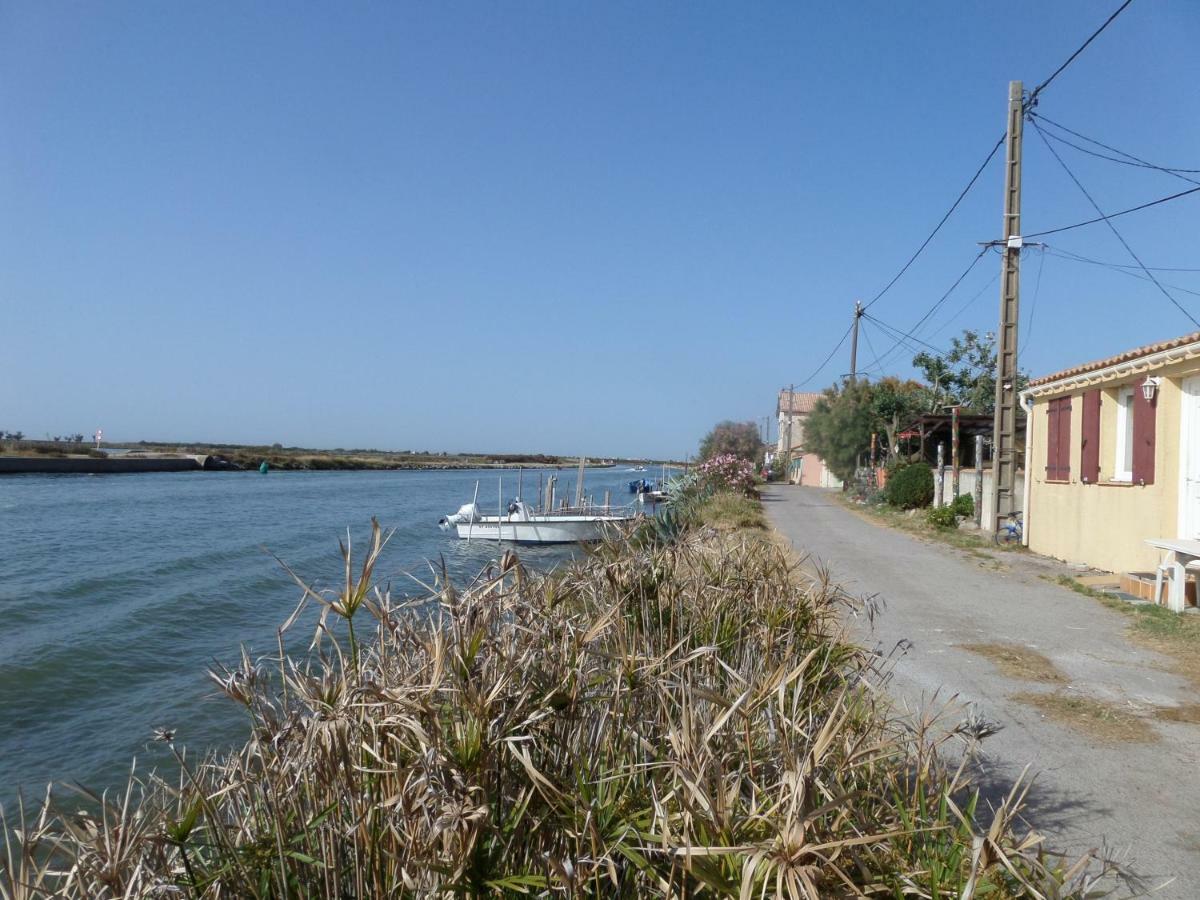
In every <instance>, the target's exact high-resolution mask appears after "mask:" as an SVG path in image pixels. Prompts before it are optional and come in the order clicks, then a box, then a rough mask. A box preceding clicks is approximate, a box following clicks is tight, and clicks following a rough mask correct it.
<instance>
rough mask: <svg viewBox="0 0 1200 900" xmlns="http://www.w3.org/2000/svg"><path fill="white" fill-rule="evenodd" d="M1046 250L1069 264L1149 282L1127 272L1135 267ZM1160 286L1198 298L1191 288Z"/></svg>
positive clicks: (1164, 284) (1140, 276) (1052, 248)
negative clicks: (1077, 264)
mask: <svg viewBox="0 0 1200 900" xmlns="http://www.w3.org/2000/svg"><path fill="white" fill-rule="evenodd" d="M1047 249H1048V250H1049V251H1050V253H1051V255H1053V256H1057V257H1058V258H1059V259H1065V260H1068V261H1069V262H1081V263H1089V264H1090V265H1093V266H1103V267H1104V268H1106V269H1112V270H1113V271H1114V272H1116V273H1117V274H1118V275H1128V276H1129V277H1130V278H1136V279H1138V280H1139V281H1149V280H1150V279H1149V278H1147V277H1146V276H1145V275H1139V274H1138V273H1137V272H1130V271H1129V270H1130V269H1136V268H1137V266H1122V265H1117V264H1116V263H1110V262H1104V261H1103V260H1099V259H1089V258H1088V257H1086V256H1080V255H1079V254H1078V253H1071V252H1070V251H1067V250H1059V249H1058V248H1056V247H1049V248H1047ZM1147 268H1148V269H1150V271H1151V272H1163V271H1168V272H1170V271H1180V270H1174V269H1155V268H1154V267H1153V266H1147ZM1182 271H1187V270H1186V269H1185V270H1182ZM1191 271H1197V270H1195V269H1192V270H1191ZM1162 284H1163V287H1169V288H1170V289H1171V290H1173V291H1182V292H1183V293H1185V294H1191V295H1193V296H1195V297H1200V291H1194V290H1192V289H1191V288H1185V287H1180V286H1179V285H1177V284H1168V283H1167V282H1165V281H1164V282H1162Z"/></svg>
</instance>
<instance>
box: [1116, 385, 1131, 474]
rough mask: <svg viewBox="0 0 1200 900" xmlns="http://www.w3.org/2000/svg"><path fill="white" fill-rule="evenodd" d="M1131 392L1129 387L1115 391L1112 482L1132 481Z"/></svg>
mask: <svg viewBox="0 0 1200 900" xmlns="http://www.w3.org/2000/svg"><path fill="white" fill-rule="evenodd" d="M1133 392H1134V389H1133V388H1131V387H1125V388H1121V389H1120V390H1119V391H1117V434H1116V440H1115V441H1114V442H1113V444H1114V446H1115V448H1116V456H1115V457H1114V459H1113V476H1112V480H1113V481H1132V480H1133Z"/></svg>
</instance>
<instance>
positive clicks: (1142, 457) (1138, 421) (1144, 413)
mask: <svg viewBox="0 0 1200 900" xmlns="http://www.w3.org/2000/svg"><path fill="white" fill-rule="evenodd" d="M1158 393H1159V392H1158V391H1155V392H1154V399H1153V400H1147V399H1146V396H1145V394H1143V393H1142V386H1141V385H1140V384H1139V385H1138V386H1137V387H1136V388H1135V389H1134V391H1133V483H1134V484H1154V431H1155V422H1156V420H1157V418H1158Z"/></svg>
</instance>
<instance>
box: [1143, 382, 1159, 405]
mask: <svg viewBox="0 0 1200 900" xmlns="http://www.w3.org/2000/svg"><path fill="white" fill-rule="evenodd" d="M1160 384H1162V379H1161V378H1156V377H1153V376H1151V375H1147V376H1146V380H1145V381H1143V382H1142V396H1143V397H1145V398H1146V402H1147V403H1149V402H1151V401H1152V400H1153V399H1154V392H1155V391H1157V390H1158V386H1159V385H1160Z"/></svg>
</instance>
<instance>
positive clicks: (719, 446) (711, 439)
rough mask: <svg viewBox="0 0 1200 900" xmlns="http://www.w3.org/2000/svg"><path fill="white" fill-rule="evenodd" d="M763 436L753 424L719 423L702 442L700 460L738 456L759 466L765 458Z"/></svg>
mask: <svg viewBox="0 0 1200 900" xmlns="http://www.w3.org/2000/svg"><path fill="white" fill-rule="evenodd" d="M763 450H764V447H763V442H762V435H761V434H759V431H758V426H757V425H755V424H754V423H753V422H731V421H728V420H727V421H724V422H718V423H717V424H716V425H714V426H713V428H712V430H711V431H710V432H709V433H708V434H706V435H705V436H704V439H703V440H701V441H700V459H701V460H702V461H703V460H707V459H712V458H713V457H714V456H725V455H729V456H736V457H738V458H739V459H745V460H749V461H750V462H752V463H754V464H755V465H757V464H758V463H760V462H761V461H762V458H763Z"/></svg>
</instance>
